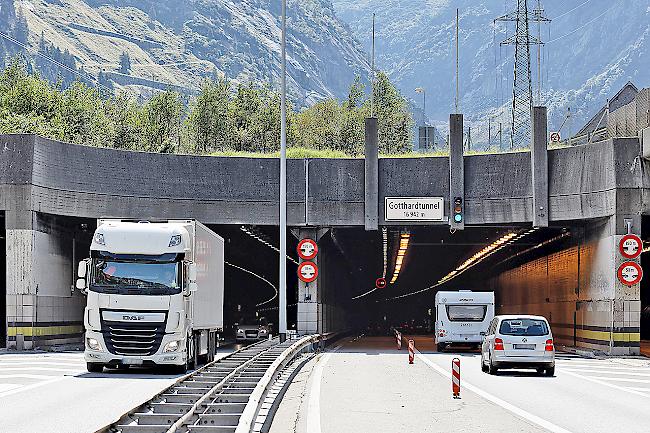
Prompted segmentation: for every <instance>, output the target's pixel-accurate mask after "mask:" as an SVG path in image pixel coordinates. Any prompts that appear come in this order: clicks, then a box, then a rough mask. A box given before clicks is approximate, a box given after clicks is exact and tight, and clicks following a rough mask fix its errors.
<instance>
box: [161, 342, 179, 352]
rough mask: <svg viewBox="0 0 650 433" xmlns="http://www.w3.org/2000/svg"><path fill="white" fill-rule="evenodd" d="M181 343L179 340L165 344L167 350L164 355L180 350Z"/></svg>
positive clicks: (164, 350)
mask: <svg viewBox="0 0 650 433" xmlns="http://www.w3.org/2000/svg"><path fill="white" fill-rule="evenodd" d="M179 346H180V345H179V342H178V340H175V341H170V342H169V343H167V344H165V348H164V349H163V353H167V352H176V351H177V350H178V348H179Z"/></svg>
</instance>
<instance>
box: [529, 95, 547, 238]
mask: <svg viewBox="0 0 650 433" xmlns="http://www.w3.org/2000/svg"><path fill="white" fill-rule="evenodd" d="M532 135H533V145H532V146H531V149H530V162H531V173H532V180H533V226H535V227H548V150H547V138H546V137H548V132H547V118H546V107H533V134H532Z"/></svg>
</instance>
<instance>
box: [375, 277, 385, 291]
mask: <svg viewBox="0 0 650 433" xmlns="http://www.w3.org/2000/svg"><path fill="white" fill-rule="evenodd" d="M375 287H376V288H378V289H383V288H384V287H386V278H377V279H376V280H375Z"/></svg>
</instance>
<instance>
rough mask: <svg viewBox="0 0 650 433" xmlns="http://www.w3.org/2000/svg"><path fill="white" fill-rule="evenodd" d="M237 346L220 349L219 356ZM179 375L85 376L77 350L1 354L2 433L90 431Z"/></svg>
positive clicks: (146, 372) (144, 371) (142, 372)
mask: <svg viewBox="0 0 650 433" xmlns="http://www.w3.org/2000/svg"><path fill="white" fill-rule="evenodd" d="M238 347H239V346H236V345H230V346H228V347H223V348H221V349H219V353H218V357H222V356H225V355H227V354H228V353H231V352H232V351H234V350H236V349H237V348H238ZM180 376H181V375H176V374H169V373H168V372H166V371H164V370H157V369H153V370H152V369H136V368H133V369H130V370H127V371H125V372H123V371H118V370H108V369H105V370H104V373H101V374H96V373H88V372H86V364H85V362H84V360H83V354H82V353H80V352H76V353H75V352H64V353H36V352H22V353H16V352H3V353H0V433H36V432H47V433H86V432H90V433H92V432H95V431H96V430H97V429H99V428H101V427H103V426H105V425H107V424H109V423H111V422H113V421H115V420H116V419H117V418H118V417H119V415H121V414H122V413H124V412H126V411H127V410H129V409H131V408H133V407H134V406H136V405H138V404H140V403H143V402H144V401H146V400H148V399H149V398H151V397H153V396H154V395H156V394H157V393H159V392H160V391H162V390H163V389H165V388H167V387H168V386H170V385H171V384H173V383H174V382H175V381H176V380H177V379H178V377H180Z"/></svg>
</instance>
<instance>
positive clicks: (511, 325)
mask: <svg viewBox="0 0 650 433" xmlns="http://www.w3.org/2000/svg"><path fill="white" fill-rule="evenodd" d="M499 333H500V334H503V335H525V336H529V337H535V336H537V337H541V336H542V335H547V334H548V324H547V323H546V320H542V319H506V320H504V321H502V322H501V326H500V327H499Z"/></svg>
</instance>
